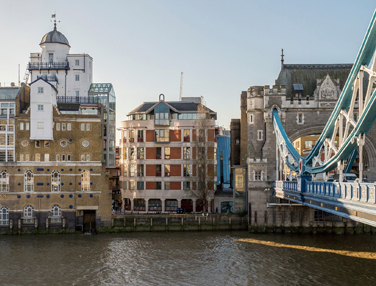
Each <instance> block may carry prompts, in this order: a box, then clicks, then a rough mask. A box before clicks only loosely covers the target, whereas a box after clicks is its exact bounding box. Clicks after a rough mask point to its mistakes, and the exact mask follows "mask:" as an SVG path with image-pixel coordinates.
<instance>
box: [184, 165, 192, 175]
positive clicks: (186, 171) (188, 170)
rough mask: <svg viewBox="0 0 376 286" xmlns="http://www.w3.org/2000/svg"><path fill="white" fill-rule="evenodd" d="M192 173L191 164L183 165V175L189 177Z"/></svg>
mask: <svg viewBox="0 0 376 286" xmlns="http://www.w3.org/2000/svg"><path fill="white" fill-rule="evenodd" d="M190 175H191V166H190V165H186V164H184V165H183V176H184V177H189V176H190Z"/></svg>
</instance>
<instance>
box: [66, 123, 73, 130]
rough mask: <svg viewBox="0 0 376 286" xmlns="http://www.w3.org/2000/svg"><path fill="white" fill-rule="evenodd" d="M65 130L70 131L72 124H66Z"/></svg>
mask: <svg viewBox="0 0 376 286" xmlns="http://www.w3.org/2000/svg"><path fill="white" fill-rule="evenodd" d="M67 130H68V131H71V130H72V123H67Z"/></svg>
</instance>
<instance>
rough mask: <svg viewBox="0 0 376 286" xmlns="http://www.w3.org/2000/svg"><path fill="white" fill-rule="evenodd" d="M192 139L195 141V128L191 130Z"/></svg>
mask: <svg viewBox="0 0 376 286" xmlns="http://www.w3.org/2000/svg"><path fill="white" fill-rule="evenodd" d="M192 141H193V142H194V141H196V129H193V130H192Z"/></svg>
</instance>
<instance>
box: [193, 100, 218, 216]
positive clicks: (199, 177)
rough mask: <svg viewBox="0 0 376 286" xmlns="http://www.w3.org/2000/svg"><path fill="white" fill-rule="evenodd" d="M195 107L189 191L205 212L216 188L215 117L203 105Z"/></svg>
mask: <svg viewBox="0 0 376 286" xmlns="http://www.w3.org/2000/svg"><path fill="white" fill-rule="evenodd" d="M202 102H203V100H202V98H201V103H200V104H199V105H198V107H197V119H196V120H195V121H196V122H195V127H196V132H195V134H193V142H194V143H193V144H192V145H193V147H194V148H196V152H195V153H196V154H194V152H192V155H193V156H195V155H196V156H195V158H192V159H193V160H192V163H193V165H192V169H193V170H192V171H193V172H192V176H191V190H190V192H191V193H192V195H193V196H194V197H195V198H197V199H198V200H199V201H201V202H202V203H203V211H204V212H206V211H207V209H206V206H207V205H208V203H209V202H210V201H211V200H212V199H214V192H215V186H216V181H215V180H216V172H215V166H216V163H215V162H216V161H215V159H216V158H215V153H216V143H215V132H214V125H215V117H214V116H213V114H210V109H208V108H207V107H206V106H205V105H204V104H203V103H202Z"/></svg>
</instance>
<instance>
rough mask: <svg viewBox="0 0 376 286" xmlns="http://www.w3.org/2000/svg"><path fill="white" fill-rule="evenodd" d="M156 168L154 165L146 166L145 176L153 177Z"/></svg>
mask: <svg viewBox="0 0 376 286" xmlns="http://www.w3.org/2000/svg"><path fill="white" fill-rule="evenodd" d="M155 175H156V167H155V165H146V176H155Z"/></svg>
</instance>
